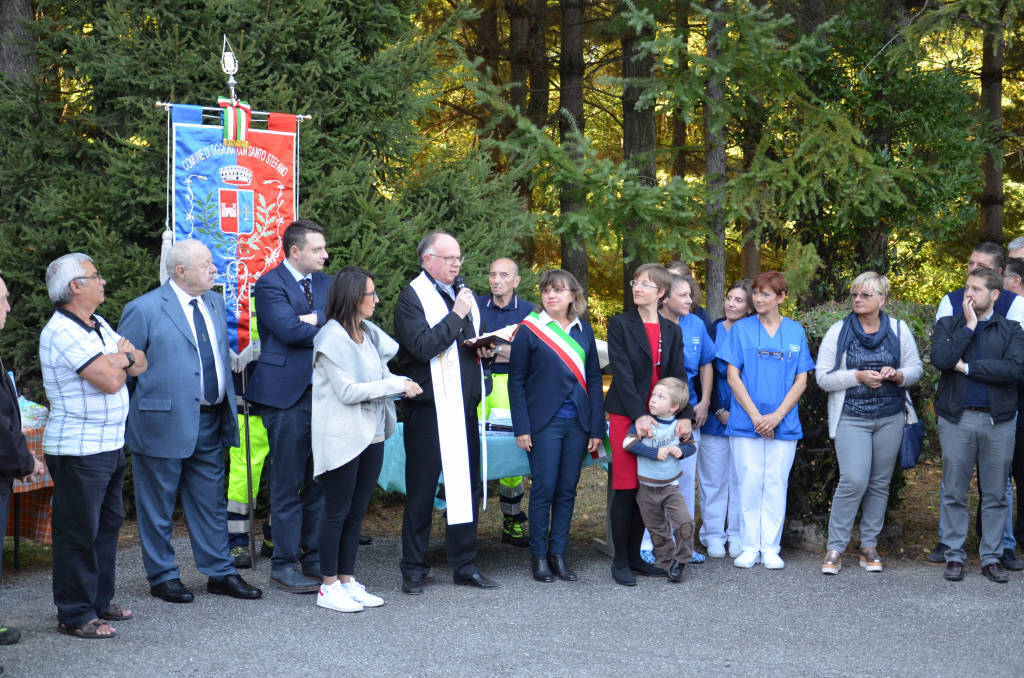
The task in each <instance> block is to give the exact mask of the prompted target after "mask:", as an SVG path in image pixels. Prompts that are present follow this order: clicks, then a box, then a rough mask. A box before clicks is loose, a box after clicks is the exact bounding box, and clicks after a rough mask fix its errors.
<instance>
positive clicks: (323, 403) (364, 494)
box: [311, 266, 423, 612]
mask: <svg viewBox="0 0 1024 678" xmlns="http://www.w3.org/2000/svg"><path fill="white" fill-rule="evenodd" d="M377 299H378V297H377V292H376V289H375V285H374V280H373V276H372V275H371V274H370V273H369V272H367V271H364V270H362V269H358V268H354V267H351V266H348V267H345V268H343V269H341V271H339V272H338V274H337V275H336V276H335V277H334V282H333V283H332V284H331V290H330V292H329V293H328V296H327V308H326V316H327V322H326V324H325V325H324V326H323V328H322V329H321V330H320V331H319V332H318V333H317V335H316V337H315V338H314V339H313V355H314V358H313V410H312V432H311V433H312V447H313V475H314V476H315V477H316V478H317V479H318V480H319V482H321V483H323V487H324V518H323V524H322V527H321V530H320V572H321V573H322V574H323V584H322V585H321V587H320V593H319V595H317V597H316V604H317V605H318V606H319V607H324V608H327V609H330V610H337V611H339V612H359V611H361V610H362V609H363V608H364V607H378V606H380V605H383V604H384V601H383V600H382V599H381V598H380V597H378V596H375V595H373V594H372V593H369V592H367V590H366V589H365V588H364V587H363V585H362V584H360V583H359V582H358V581H356V579H355V577H354V576H353V574H354V572H355V562H356V547H357V546H358V545H359V528H360V527H361V526H362V522H363V515H364V514H365V513H366V507H367V506H368V505H369V503H370V495H371V494H373V488H374V487H375V486H376V484H377V477H378V476H379V475H380V469H381V464H382V463H383V460H384V440H385V439H386V438H387V437H389V436H390V435H391V434H392V433H394V431H395V422H396V417H395V404H394V402H393V400H392V396H393V395H395V394H403V395H404V396H405V397H407V398H411V397H413V396H416V395H419V394H420V393H422V392H423V389H421V388H420V387H419V385H418V384H416V382H414V381H411V380H409V379H406V378H405V377H399V376H395V375H393V374H391V372H390V371H389V370H388V367H387V362H388V360H390V359H391V358H392V356H394V355H395V353H397V352H398V344H397V343H396V342H395V340H394V339H392V338H391V337H389V336H388V335H387V334H385V333H384V331H383V330H381V329H380V328H379V327H377V326H376V325H374V324H373V323H371V322H370V321H369V318H370V316H371V315H373V310H374V308H375V307H376V305H377Z"/></svg>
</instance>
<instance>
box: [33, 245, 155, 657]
mask: <svg viewBox="0 0 1024 678" xmlns="http://www.w3.org/2000/svg"><path fill="white" fill-rule="evenodd" d="M105 286H106V281H105V280H104V279H103V276H101V275H100V274H99V271H97V270H96V266H95V265H94V264H93V261H92V258H90V257H89V256H87V255H85V254H82V253H80V252H74V253H72V254H65V255H64V256H62V257H60V258H59V259H56V260H55V261H53V262H52V263H51V264H50V265H49V266H48V267H47V269H46V289H47V292H48V293H49V296H50V301H52V302H53V303H54V305H55V306H56V307H57V308H56V310H55V311H54V313H53V315H52V316H51V317H50V320H49V321H48V322H47V323H46V326H45V327H44V328H43V331H42V333H41V334H40V335H39V363H40V365H41V367H42V371H43V387H44V388H45V389H46V397H47V400H49V402H50V418H49V421H48V423H47V425H46V432H45V433H44V434H43V452H44V453H45V454H46V465H47V467H48V468H49V470H50V475H51V476H52V478H53V602H54V603H55V604H56V606H57V619H58V620H59V622H60V625H59V629H60V632H61V633H64V634H67V635H71V636H77V637H79V638H111V637H113V636H115V635H117V631H116V629H114V627H113V626H111V625H110V624H109V623H108V622H110V621H122V620H126V619H131V617H132V612H131V610H126V609H123V608H122V607H121V606H120V605H118V604H117V603H114V602H111V601H112V598H113V595H114V567H115V565H116V558H117V534H118V530H119V529H120V528H121V523H122V522H124V506H123V504H122V500H121V481H122V479H123V477H124V464H125V461H124V440H125V438H124V431H125V417H126V416H127V414H128V389H127V388H126V387H125V382H126V380H127V379H128V378H129V377H137V376H139V375H141V374H143V373H145V371H146V354H145V352H144V351H143V350H142V349H136V348H135V346H133V345H132V342H131V341H129V340H128V339H126V338H124V337H123V336H118V335H117V334H116V333H115V332H114V330H113V329H111V327H110V325H109V324H107V321H106V320H104V319H103V318H101V317H100V316H98V315H96V314H95V311H96V308H97V307H98V306H99V305H100V304H102V303H103V300H104V292H103V290H104V287H105Z"/></svg>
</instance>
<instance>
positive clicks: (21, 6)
mask: <svg viewBox="0 0 1024 678" xmlns="http://www.w3.org/2000/svg"><path fill="white" fill-rule="evenodd" d="M32 19H33V15H32V3H31V2H30V1H29V0H2V2H0V73H3V74H5V75H7V76H8V77H9V78H10V79H11V80H12V81H14V82H23V81H24V80H25V79H26V78H27V77H28V73H29V71H30V70H31V69H32V66H33V60H32V53H31V52H30V51H29V48H30V42H31V39H32V36H31V34H30V33H29V31H28V28H27V23H31V21H32Z"/></svg>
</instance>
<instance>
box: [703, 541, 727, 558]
mask: <svg viewBox="0 0 1024 678" xmlns="http://www.w3.org/2000/svg"><path fill="white" fill-rule="evenodd" d="M705 546H707V548H708V557H709V558H725V542H723V541H722V540H721V539H708V543H707V544H705Z"/></svg>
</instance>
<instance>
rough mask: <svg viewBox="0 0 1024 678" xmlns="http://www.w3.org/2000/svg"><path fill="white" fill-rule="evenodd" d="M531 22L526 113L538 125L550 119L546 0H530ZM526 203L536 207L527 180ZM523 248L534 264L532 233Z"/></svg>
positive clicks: (526, 263)
mask: <svg viewBox="0 0 1024 678" xmlns="http://www.w3.org/2000/svg"><path fill="white" fill-rule="evenodd" d="M529 2H530V10H529V26H528V36H527V54H526V58H527V76H528V83H529V84H528V87H527V99H526V117H527V118H529V119H530V122H532V123H533V124H534V125H536V126H537V127H543V126H544V125H545V124H546V123H547V121H548V100H549V87H550V83H549V82H548V52H547V39H546V38H547V27H548V5H547V0H529ZM520 192H521V193H522V194H523V196H524V199H525V204H526V210H527V211H532V210H533V193H532V191H530V189H529V186H528V184H527V185H526V186H523V187H520ZM519 248H520V250H521V251H522V264H523V265H524V266H532V265H533V262H534V259H535V258H536V252H537V244H536V242H535V241H534V238H533V236H532V235H528V236H526V237H524V238H522V240H521V241H520V243H519Z"/></svg>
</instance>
